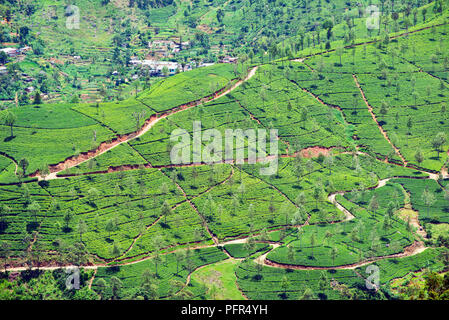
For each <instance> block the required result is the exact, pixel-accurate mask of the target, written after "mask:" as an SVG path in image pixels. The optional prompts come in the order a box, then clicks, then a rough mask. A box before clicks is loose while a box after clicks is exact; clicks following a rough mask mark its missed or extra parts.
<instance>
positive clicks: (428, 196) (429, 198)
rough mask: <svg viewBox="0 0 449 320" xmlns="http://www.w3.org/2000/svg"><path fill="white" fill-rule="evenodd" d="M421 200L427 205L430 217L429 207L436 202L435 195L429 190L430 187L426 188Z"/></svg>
mask: <svg viewBox="0 0 449 320" xmlns="http://www.w3.org/2000/svg"><path fill="white" fill-rule="evenodd" d="M421 200H422V201H423V202H424V204H425V205H426V207H427V218H429V208H430V206H432V205H433V204H434V203H435V195H434V194H433V192H431V191H430V190H429V188H425V189H424V191H423V193H422V195H421Z"/></svg>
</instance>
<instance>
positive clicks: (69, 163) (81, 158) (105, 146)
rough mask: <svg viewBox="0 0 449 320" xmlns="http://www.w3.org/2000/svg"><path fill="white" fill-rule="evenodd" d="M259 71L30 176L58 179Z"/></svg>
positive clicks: (253, 72)
mask: <svg viewBox="0 0 449 320" xmlns="http://www.w3.org/2000/svg"><path fill="white" fill-rule="evenodd" d="M257 69H258V66H255V67H253V68H252V69H251V70H250V71H249V72H248V74H247V75H246V77H245V78H244V79H241V80H239V81H237V82H235V83H234V84H233V85H232V86H231V87H229V88H227V89H226V88H222V89H220V90H219V91H217V92H215V93H213V94H211V95H209V96H206V97H203V98H201V99H199V100H196V101H192V102H189V103H186V104H183V105H180V106H177V107H174V108H172V109H169V110H167V111H165V112H163V113H161V114H158V113H156V114H152V115H151V116H150V118H149V119H147V120H146V121H145V123H144V124H143V126H142V127H141V128H140V129H139V130H137V131H135V132H132V133H129V134H125V135H119V136H118V137H117V138H114V139H112V140H111V141H109V142H102V143H101V144H100V145H99V146H98V147H97V148H96V149H95V150H91V151H88V152H84V153H81V154H80V155H78V156H72V157H69V158H67V159H66V160H64V161H62V162H60V163H58V164H54V165H50V166H49V170H50V174H49V175H47V176H45V178H44V177H42V175H41V174H40V172H39V171H36V172H34V173H33V174H31V175H30V177H37V178H38V180H52V179H56V178H57V175H58V173H60V172H62V171H64V170H66V169H69V168H73V167H75V166H77V165H79V164H82V163H84V162H86V161H89V160H90V159H93V158H96V157H98V156H100V155H102V154H103V153H105V152H107V151H109V150H112V149H114V148H115V147H117V146H119V145H121V144H122V143H126V142H129V141H131V140H134V139H136V138H139V137H141V136H142V135H144V134H145V133H147V132H148V131H149V130H150V129H151V128H152V127H153V126H154V125H155V124H156V123H158V122H159V121H160V120H162V119H164V118H166V117H168V116H170V115H173V114H175V113H178V112H181V111H184V110H187V109H190V108H193V107H196V106H198V105H201V104H203V103H205V102H211V101H214V100H217V99H219V98H221V97H223V96H225V95H227V94H229V93H230V92H232V91H234V90H235V89H236V88H238V87H239V86H240V85H241V84H242V83H244V82H246V81H248V80H249V79H251V78H252V77H253V76H254V75H255V74H256V71H257Z"/></svg>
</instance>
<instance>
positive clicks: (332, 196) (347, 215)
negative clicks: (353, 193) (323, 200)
mask: <svg viewBox="0 0 449 320" xmlns="http://www.w3.org/2000/svg"><path fill="white" fill-rule="evenodd" d="M344 194H345V193H344V192H335V193H331V194H330V195H329V197H328V200H329V201H330V202H331V203H332V204H333V205H335V206H336V207H337V209H338V210H340V211H341V212H343V213H344V215H345V220H344V221H349V220H352V219H354V218H355V217H354V215H353V214H352V213H351V212H349V211H348V210H347V209H346V208H345V207H343V206H342V205H341V204H340V203H339V202H338V201H337V199H335V197H336V196H337V195H341V196H342V195H344Z"/></svg>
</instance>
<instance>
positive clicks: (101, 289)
mask: <svg viewBox="0 0 449 320" xmlns="http://www.w3.org/2000/svg"><path fill="white" fill-rule="evenodd" d="M96 284H97V287H96V291H97V292H98V295H99V296H100V299H101V300H103V299H104V293H105V292H106V289H107V287H108V284H107V283H106V280H104V279H103V278H100V279H98V280H97V282H96Z"/></svg>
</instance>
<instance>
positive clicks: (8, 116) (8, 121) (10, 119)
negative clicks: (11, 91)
mask: <svg viewBox="0 0 449 320" xmlns="http://www.w3.org/2000/svg"><path fill="white" fill-rule="evenodd" d="M2 118H3V123H4V124H5V126H9V127H10V130H11V135H10V136H11V138H12V137H14V133H13V126H14V123H15V122H16V121H17V116H16V115H15V114H14V113H12V112H11V111H10V110H9V109H7V110H6V112H5V113H4V114H3V117H2Z"/></svg>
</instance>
